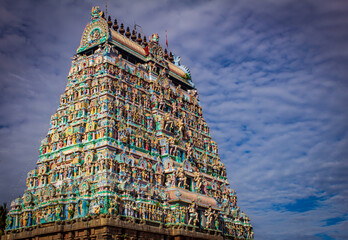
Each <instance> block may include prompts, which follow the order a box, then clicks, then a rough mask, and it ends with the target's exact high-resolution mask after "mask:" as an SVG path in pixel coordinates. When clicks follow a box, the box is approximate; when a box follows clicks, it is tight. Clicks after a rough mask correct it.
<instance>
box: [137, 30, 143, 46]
mask: <svg viewBox="0 0 348 240" xmlns="http://www.w3.org/2000/svg"><path fill="white" fill-rule="evenodd" d="M142 41H143V40H142V39H141V35H140V33H138V39H137V42H138V44H139V45H141V42H142Z"/></svg>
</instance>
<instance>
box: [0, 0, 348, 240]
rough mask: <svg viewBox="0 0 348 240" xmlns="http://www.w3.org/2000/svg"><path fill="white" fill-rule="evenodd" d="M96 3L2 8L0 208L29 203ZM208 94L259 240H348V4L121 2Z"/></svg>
mask: <svg viewBox="0 0 348 240" xmlns="http://www.w3.org/2000/svg"><path fill="white" fill-rule="evenodd" d="M92 4H94V5H100V6H101V7H102V8H103V9H104V8H105V7H104V1H97V0H95V1H91V0H89V1H82V0H80V1H77V0H75V1H73V0H70V1H69V0H64V1H55V0H45V1H40V0H35V1H34V0H32V1H29V0H26V1H24V0H23V1H21V0H16V1H10V0H8V1H7V0H2V1H0V73H1V74H0V203H1V202H10V201H11V200H12V199H14V198H15V197H18V196H20V195H22V194H23V191H24V189H25V179H26V174H27V172H28V171H29V170H31V169H33V168H34V167H35V163H36V160H37V156H38V148H39V145H40V141H41V140H42V139H43V138H44V137H45V134H46V133H47V130H48V127H49V119H50V116H51V115H52V114H53V113H54V112H55V110H56V109H57V106H58V102H59V96H60V94H62V93H63V91H64V88H65V84H66V76H67V74H68V71H69V67H70V64H71V59H70V57H72V56H73V54H74V53H75V51H76V49H77V47H78V45H79V42H80V38H81V34H82V32H83V29H84V27H85V25H86V24H87V23H88V21H89V19H90V15H89V14H90V9H91V6H92ZM108 12H109V13H110V14H111V16H112V18H113V19H114V18H115V17H116V18H117V19H118V21H119V23H120V22H123V23H125V25H126V26H127V25H129V26H132V25H134V23H136V24H138V25H140V26H142V29H143V32H144V33H145V34H146V35H147V36H149V35H150V34H152V33H159V34H160V37H161V39H160V41H161V42H162V44H163V45H164V43H165V30H166V29H167V30H168V43H169V47H170V50H171V51H173V53H174V54H176V55H180V56H181V57H182V64H184V65H187V66H188V67H189V68H190V70H191V73H192V76H193V81H194V83H195V84H196V87H197V89H198V91H199V94H200V100H201V104H202V107H203V111H204V117H205V119H206V120H207V121H208V124H209V126H210V128H211V131H212V136H213V138H214V139H215V140H216V141H217V142H218V145H219V152H220V155H221V158H222V159H223V162H224V163H225V164H226V166H227V171H228V178H229V181H230V183H231V186H232V188H234V189H235V190H236V191H237V194H238V200H239V205H240V207H241V209H242V210H243V211H244V212H245V213H247V214H248V215H249V216H250V218H251V221H252V224H253V226H254V228H255V238H256V239H271V240H272V239H347V238H348V230H347V229H348V200H347V198H348V161H347V156H348V108H347V106H348V79H347V76H348V2H347V1H343V0H342V1H339V0H330V1H327V0H228V1H227V0H226V1H193V0H191V1H173V0H171V1H169V0H167V1H163V0H158V1H138V2H137V1H122V2H121V1H120V2H118V1H112V0H109V2H108Z"/></svg>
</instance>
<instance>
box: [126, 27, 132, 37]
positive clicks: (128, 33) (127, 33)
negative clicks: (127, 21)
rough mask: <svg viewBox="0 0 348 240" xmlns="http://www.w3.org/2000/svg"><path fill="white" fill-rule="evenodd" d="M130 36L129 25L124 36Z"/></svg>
mask: <svg viewBox="0 0 348 240" xmlns="http://www.w3.org/2000/svg"><path fill="white" fill-rule="evenodd" d="M130 36H131V33H130V30H129V27H127V32H126V37H127V38H129V37H130Z"/></svg>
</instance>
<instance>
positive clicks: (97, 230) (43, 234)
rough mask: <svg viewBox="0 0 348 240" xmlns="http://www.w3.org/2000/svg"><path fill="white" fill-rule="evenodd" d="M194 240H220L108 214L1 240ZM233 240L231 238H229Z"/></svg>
mask: <svg viewBox="0 0 348 240" xmlns="http://www.w3.org/2000/svg"><path fill="white" fill-rule="evenodd" d="M12 239H25V240H34V239H35V240H38V239H40V240H41V239H42V240H62V239H71V240H73V239H74V240H90V239H105V240H111V239H113V240H135V239H139V240H195V239H214V240H222V239H228V238H226V237H225V238H223V237H222V236H221V233H220V232H219V231H213V230H205V231H204V232H202V230H200V231H198V228H194V227H188V226H182V227H177V226H176V227H171V228H168V227H163V226H161V225H160V224H159V223H155V222H138V221H137V220H135V219H131V218H128V219H124V220H121V219H120V218H118V217H114V216H110V215H101V216H94V217H89V218H84V219H76V220H66V221H60V222H59V221H58V222H54V223H46V224H41V225H37V226H35V227H27V228H21V229H17V230H8V231H6V233H5V235H4V236H2V237H1V240H12ZM230 239H234V238H230Z"/></svg>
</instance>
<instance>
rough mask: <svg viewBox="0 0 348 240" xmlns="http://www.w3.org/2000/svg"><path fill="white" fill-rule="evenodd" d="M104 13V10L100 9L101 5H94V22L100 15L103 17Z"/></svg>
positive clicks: (92, 15) (92, 16)
mask: <svg viewBox="0 0 348 240" xmlns="http://www.w3.org/2000/svg"><path fill="white" fill-rule="evenodd" d="M102 15H103V11H101V10H100V9H99V6H96V7H92V11H91V20H92V22H94V21H96V20H98V19H99V17H101V16H102Z"/></svg>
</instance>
